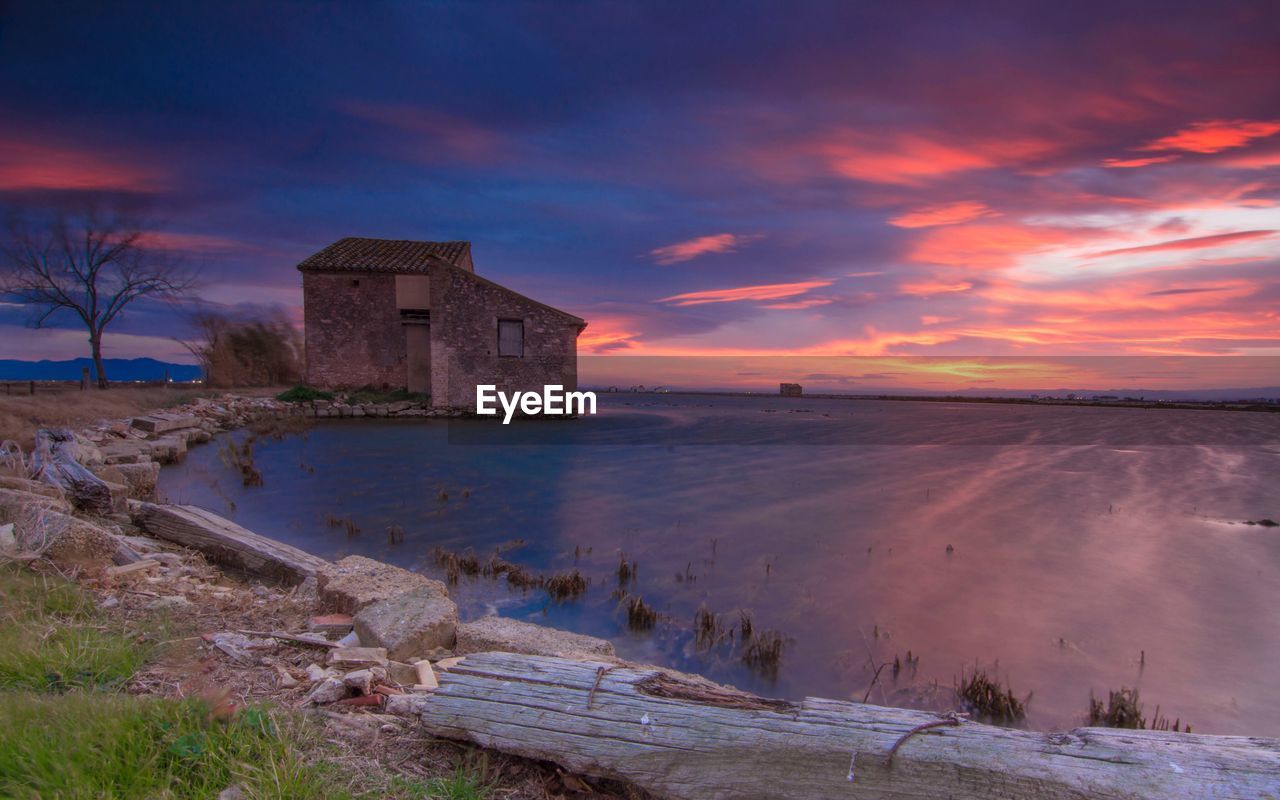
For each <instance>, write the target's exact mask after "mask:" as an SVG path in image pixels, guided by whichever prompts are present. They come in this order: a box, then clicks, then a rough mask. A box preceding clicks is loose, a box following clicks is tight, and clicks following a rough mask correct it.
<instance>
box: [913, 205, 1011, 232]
mask: <svg viewBox="0 0 1280 800" xmlns="http://www.w3.org/2000/svg"><path fill="white" fill-rule="evenodd" d="M995 213H996V212H995V211H992V210H991V209H990V208H988V207H987V205H986V204H985V203H977V202H973V201H960V202H958V203H943V204H942V205H934V206H924V207H922V208H917V209H915V210H913V211H908V212H907V213H905V214H900V215H898V216H896V217H894V218H893V219H891V220H889V224H890V225H896V226H898V227H899V228H930V227H934V226H937V225H956V224H958V223H961V222H969V221H971V220H975V219H978V218H979V217H988V216H992V215H993V214H995Z"/></svg>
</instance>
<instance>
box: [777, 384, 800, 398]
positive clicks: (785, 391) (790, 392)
mask: <svg viewBox="0 0 1280 800" xmlns="http://www.w3.org/2000/svg"><path fill="white" fill-rule="evenodd" d="M778 394H780V395H782V396H783V397H802V396H803V395H804V387H803V386H801V385H800V384H798V383H780V384H778Z"/></svg>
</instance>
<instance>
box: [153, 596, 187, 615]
mask: <svg viewBox="0 0 1280 800" xmlns="http://www.w3.org/2000/svg"><path fill="white" fill-rule="evenodd" d="M191 605H192V603H191V601H190V600H188V599H187V598H185V597H183V596H182V595H180V594H175V595H165V596H163V597H157V598H156V599H155V600H152V601H151V602H150V603H147V610H148V611H172V610H175V609H180V608H190V607H191Z"/></svg>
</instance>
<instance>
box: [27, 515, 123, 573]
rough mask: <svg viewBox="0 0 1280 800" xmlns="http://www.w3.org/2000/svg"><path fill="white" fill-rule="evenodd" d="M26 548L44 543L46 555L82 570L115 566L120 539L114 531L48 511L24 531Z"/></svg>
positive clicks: (57, 561) (55, 560)
mask: <svg viewBox="0 0 1280 800" xmlns="http://www.w3.org/2000/svg"><path fill="white" fill-rule="evenodd" d="M22 527H23V526H21V525H20V526H19V529H20V531H21V534H22V536H21V538H22V539H23V540H24V542H25V546H26V547H28V548H29V549H34V547H33V545H38V544H39V543H40V542H44V554H45V556H47V557H48V558H49V559H51V560H52V561H54V562H56V563H60V564H76V565H81V566H88V565H96V564H105V563H111V562H112V558H111V557H112V556H113V555H114V554H115V552H116V550H117V549H118V548H119V547H120V540H119V538H118V537H117V536H116V535H115V534H114V533H112V532H111V531H109V530H107V529H105V528H102V527H99V526H97V525H94V524H93V523H90V522H86V521H85V520H82V519H79V518H77V517H73V516H70V515H68V514H61V513H58V512H56V511H45V512H42V513H40V514H39V515H38V517H37V518H36V519H35V520H33V521H32V522H31V523H30V524H29V526H28V528H27V530H21V528H22Z"/></svg>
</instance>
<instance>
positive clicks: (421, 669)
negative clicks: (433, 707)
mask: <svg viewBox="0 0 1280 800" xmlns="http://www.w3.org/2000/svg"><path fill="white" fill-rule="evenodd" d="M413 668H414V669H415V670H416V671H417V673H418V682H417V683H416V684H415V685H414V687H413V688H415V689H439V688H440V682H439V681H437V680H436V672H435V670H433V669H432V668H431V662H430V661H427V660H426V659H425V658H424V659H423V660H421V661H418V662H416V663H414V665H413Z"/></svg>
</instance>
